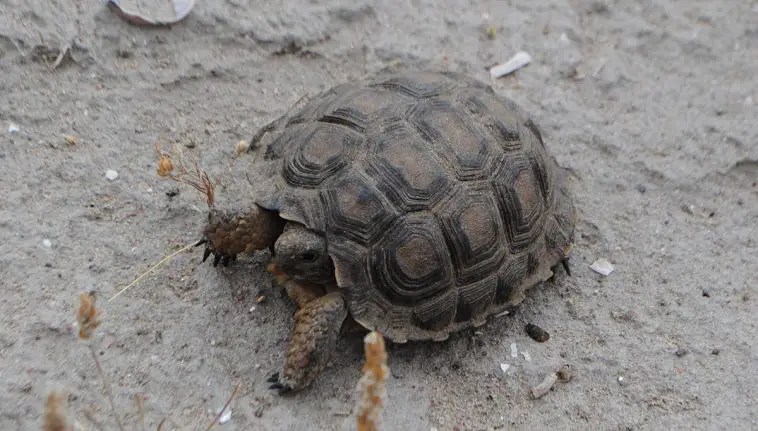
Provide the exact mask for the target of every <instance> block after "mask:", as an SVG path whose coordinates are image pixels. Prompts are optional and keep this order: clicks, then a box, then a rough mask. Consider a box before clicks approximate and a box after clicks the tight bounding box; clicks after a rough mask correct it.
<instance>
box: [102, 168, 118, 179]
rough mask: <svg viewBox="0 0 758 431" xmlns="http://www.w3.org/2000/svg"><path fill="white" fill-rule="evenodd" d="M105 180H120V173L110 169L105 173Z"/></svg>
mask: <svg viewBox="0 0 758 431" xmlns="http://www.w3.org/2000/svg"><path fill="white" fill-rule="evenodd" d="M105 178H107V179H108V180H110V181H113V180H115V179H116V178H118V172H116V171H114V170H113V169H108V170H107V171H105Z"/></svg>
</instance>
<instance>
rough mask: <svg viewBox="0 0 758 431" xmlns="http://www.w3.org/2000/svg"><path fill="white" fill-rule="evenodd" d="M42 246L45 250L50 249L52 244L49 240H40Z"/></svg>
mask: <svg viewBox="0 0 758 431" xmlns="http://www.w3.org/2000/svg"><path fill="white" fill-rule="evenodd" d="M42 245H44V246H45V247H47V248H50V247H52V246H53V243H52V242H51V241H50V240H49V239H47V238H45V239H43V240H42Z"/></svg>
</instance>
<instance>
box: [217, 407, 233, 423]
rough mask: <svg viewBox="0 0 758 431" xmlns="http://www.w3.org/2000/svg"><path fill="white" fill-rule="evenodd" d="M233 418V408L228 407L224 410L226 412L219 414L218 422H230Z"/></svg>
mask: <svg viewBox="0 0 758 431" xmlns="http://www.w3.org/2000/svg"><path fill="white" fill-rule="evenodd" d="M231 419H232V409H226V410H224V413H223V414H222V415H221V416H219V418H218V423H219V424H220V425H223V424H225V423H227V422H229V421H230V420H231Z"/></svg>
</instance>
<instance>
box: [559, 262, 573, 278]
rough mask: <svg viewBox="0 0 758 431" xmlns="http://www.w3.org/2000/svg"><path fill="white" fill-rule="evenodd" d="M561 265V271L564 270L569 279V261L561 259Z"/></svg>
mask: <svg viewBox="0 0 758 431" xmlns="http://www.w3.org/2000/svg"><path fill="white" fill-rule="evenodd" d="M561 264H562V265H563V269H565V270H566V274H568V276H569V277H571V268H569V260H568V258H566V259H563V260H562V261H561Z"/></svg>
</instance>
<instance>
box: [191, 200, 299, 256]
mask: <svg viewBox="0 0 758 431" xmlns="http://www.w3.org/2000/svg"><path fill="white" fill-rule="evenodd" d="M283 228H284V221H283V220H282V219H281V218H279V216H278V215H277V214H276V213H275V212H273V211H268V210H265V209H263V208H261V207H259V206H258V205H253V206H252V208H250V209H249V210H248V211H245V212H224V211H219V210H211V212H210V213H209V214H208V224H207V225H205V228H204V229H203V239H202V240H200V242H198V243H197V245H201V244H206V248H205V252H204V253H203V262H205V260H206V259H208V256H210V255H211V254H213V255H214V258H213V265H214V266H216V265H218V264H219V262H221V263H223V264H224V265H227V264H229V263H230V262H232V261H234V260H235V259H236V258H237V255H238V254H239V253H252V252H253V251H256V250H262V249H264V248H266V247H270V248H271V247H273V246H274V242H276V239H277V238H278V237H279V235H280V234H281V233H282V229H283Z"/></svg>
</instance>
